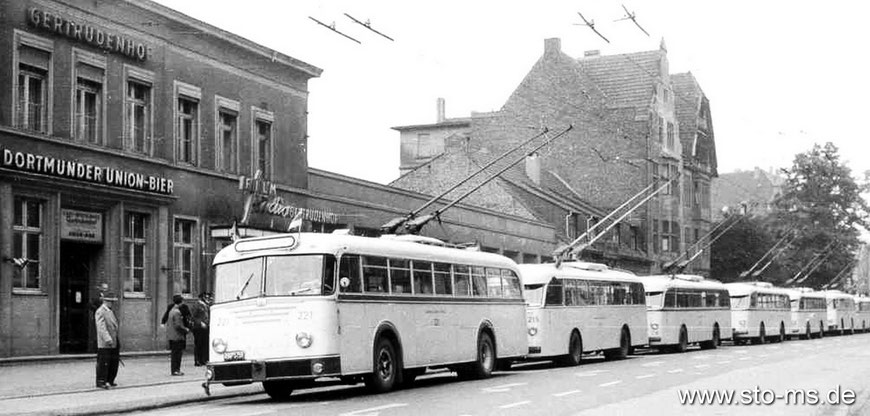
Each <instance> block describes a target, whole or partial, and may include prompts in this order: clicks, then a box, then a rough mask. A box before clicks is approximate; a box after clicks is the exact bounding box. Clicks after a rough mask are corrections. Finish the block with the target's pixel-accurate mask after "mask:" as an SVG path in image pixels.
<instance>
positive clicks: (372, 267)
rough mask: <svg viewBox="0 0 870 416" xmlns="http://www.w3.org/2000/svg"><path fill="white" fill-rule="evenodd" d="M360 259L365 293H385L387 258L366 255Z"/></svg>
mask: <svg viewBox="0 0 870 416" xmlns="http://www.w3.org/2000/svg"><path fill="white" fill-rule="evenodd" d="M362 260H363V261H362V266H363V267H362V270H363V284H364V289H365V291H366V293H387V259H385V258H383V257H369V256H366V257H363V258H362Z"/></svg>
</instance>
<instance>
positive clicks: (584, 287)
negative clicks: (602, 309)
mask: <svg viewBox="0 0 870 416" xmlns="http://www.w3.org/2000/svg"><path fill="white" fill-rule="evenodd" d="M579 283H580V290H579V292H580V304H581V305H583V306H586V305H594V304H595V296H594V295H593V294H592V290H591V289H590V288H589V283H588V282H587V281H585V280H580V281H579Z"/></svg>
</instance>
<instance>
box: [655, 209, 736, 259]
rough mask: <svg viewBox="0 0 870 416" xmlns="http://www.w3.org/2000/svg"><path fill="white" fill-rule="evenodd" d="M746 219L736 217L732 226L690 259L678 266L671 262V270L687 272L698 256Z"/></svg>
mask: <svg viewBox="0 0 870 416" xmlns="http://www.w3.org/2000/svg"><path fill="white" fill-rule="evenodd" d="M744 218H746V215H740V216H736V219H735V220H733V221H731V224H729V225H728V226H727V227H725V229H723V230H722V231H721V232H719V233H718V234H716V236H715V237H713V238H711V239H710V241H709V242H707V243H706V244H705V245H704V246H703V247H701V248H699V249H698V251H696V252H695V254H693V255H692V256H691V257H689V258H688V259H686V260H684V261H682V262H680V263H679V264H676V263H675V262H671V266H670V268H676V270H675V271H676V272H682V271H683V270H685V269H686V267H688V266H689V264H691V263H692V262H693V261H695V259H696V258H698V256H700V255H701V253H703V252H704V250H706V249H708V248H710V247H711V246H712V245H713V243H715V242H716V240H718V239H720V238H722V236H723V235H725V233H727V232H728V230H730V229H732V228H734V226H735V225H737V223H739V222H740V221H743V219H744ZM702 241H703V240H702Z"/></svg>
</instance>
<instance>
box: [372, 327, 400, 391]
mask: <svg viewBox="0 0 870 416" xmlns="http://www.w3.org/2000/svg"><path fill="white" fill-rule="evenodd" d="M372 361H373V362H372V373H371V374H369V375H367V376H366V380H365V384H366V387H368V388H369V389H370V390H372V391H373V392H375V393H384V392H388V391H390V390H392V389H393V388H394V387H395V386H396V385H397V382H398V381H399V380H398V375H399V371H400V368H399V367H400V365H399V360H398V356H397V355H396V347H394V346H393V343H392V342H391V341H390V340H389V339H388V338H385V337H380V338H378V342H377V343H376V344H375V349H374V352H373V354H372Z"/></svg>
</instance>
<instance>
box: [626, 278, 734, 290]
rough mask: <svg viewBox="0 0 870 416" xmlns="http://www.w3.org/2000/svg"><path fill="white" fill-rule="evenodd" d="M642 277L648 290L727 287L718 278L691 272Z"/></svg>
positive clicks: (723, 288)
mask: <svg viewBox="0 0 870 416" xmlns="http://www.w3.org/2000/svg"><path fill="white" fill-rule="evenodd" d="M640 279H641V280H642V281H643V286H644V288H645V289H646V291H647V292H664V291H665V290H666V289H669V288H672V287H680V288H692V289H710V290H715V289H719V290H725V289H726V288H725V285H724V284H723V283H722V282H720V281H718V280H713V279H705V278H704V277H702V276H697V275H691V274H675V275H669V274H667V275H652V276H641V278H640Z"/></svg>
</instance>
